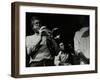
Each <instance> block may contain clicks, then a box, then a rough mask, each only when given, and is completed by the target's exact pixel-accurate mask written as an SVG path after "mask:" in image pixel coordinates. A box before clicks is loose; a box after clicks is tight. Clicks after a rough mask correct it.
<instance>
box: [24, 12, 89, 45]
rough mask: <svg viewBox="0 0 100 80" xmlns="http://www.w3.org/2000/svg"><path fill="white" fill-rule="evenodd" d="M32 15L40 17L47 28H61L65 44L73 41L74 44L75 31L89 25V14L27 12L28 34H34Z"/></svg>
mask: <svg viewBox="0 0 100 80" xmlns="http://www.w3.org/2000/svg"><path fill="white" fill-rule="evenodd" d="M32 16H37V17H39V19H40V20H41V22H42V25H43V26H47V28H49V29H50V30H51V29H52V28H55V27H57V28H60V33H61V34H62V39H63V41H64V43H65V45H67V44H69V43H71V44H72V46H73V39H74V35H75V32H76V31H77V30H79V29H80V28H82V27H84V26H89V15H73V14H72V15H71V14H51V13H50V14H48V13H29V12H26V36H28V35H31V34H32V29H31V17H32Z"/></svg>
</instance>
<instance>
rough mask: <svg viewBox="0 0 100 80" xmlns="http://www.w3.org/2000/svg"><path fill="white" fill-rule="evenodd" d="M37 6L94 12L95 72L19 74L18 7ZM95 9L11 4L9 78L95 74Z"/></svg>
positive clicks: (54, 5) (78, 6) (23, 3)
mask: <svg viewBox="0 0 100 80" xmlns="http://www.w3.org/2000/svg"><path fill="white" fill-rule="evenodd" d="M22 5H23V6H39V7H42V6H43V7H58V8H73V9H87V10H94V11H95V70H90V71H76V72H59V73H55V72H54V73H43V74H25V75H24V74H23V75H20V74H19V70H20V67H19V66H20V65H19V61H20V60H19V45H20V44H19V42H20V39H19V35H20V30H19V24H20V22H19V16H20V14H19V7H20V6H22ZM97 30H98V29H97V7H96V6H81V5H61V4H47V3H31V2H13V3H12V4H11V76H12V77H16V78H23V77H40V76H58V75H72V74H85V73H97V71H98V70H97V49H98V48H97V44H98V43H97V40H98V39H97V38H98V37H97Z"/></svg>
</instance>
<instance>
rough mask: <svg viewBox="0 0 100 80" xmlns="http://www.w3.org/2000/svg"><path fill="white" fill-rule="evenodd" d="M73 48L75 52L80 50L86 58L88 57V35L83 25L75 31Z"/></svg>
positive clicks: (87, 29)
mask: <svg viewBox="0 0 100 80" xmlns="http://www.w3.org/2000/svg"><path fill="white" fill-rule="evenodd" d="M74 49H75V51H76V52H82V53H83V54H84V56H85V57H86V58H90V36H89V28H88V27H84V28H82V29H80V30H79V31H77V32H76V33H75V37H74ZM77 54H78V53H77Z"/></svg>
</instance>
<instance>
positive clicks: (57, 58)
mask: <svg viewBox="0 0 100 80" xmlns="http://www.w3.org/2000/svg"><path fill="white" fill-rule="evenodd" d="M60 54H61V51H60V52H59V53H58V55H57V56H55V58H54V64H55V65H56V66H59V64H60V62H61V61H60Z"/></svg>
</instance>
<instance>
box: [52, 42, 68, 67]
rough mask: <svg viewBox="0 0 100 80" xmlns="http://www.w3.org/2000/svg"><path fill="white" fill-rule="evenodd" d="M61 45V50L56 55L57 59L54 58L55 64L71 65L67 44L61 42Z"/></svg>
mask: <svg viewBox="0 0 100 80" xmlns="http://www.w3.org/2000/svg"><path fill="white" fill-rule="evenodd" d="M59 47H60V51H59V53H58V55H57V56H55V59H54V64H55V65H56V66H59V65H64V66H65V65H70V63H69V62H68V58H69V54H67V53H66V52H65V48H64V47H65V46H64V44H63V42H61V43H60V44H59Z"/></svg>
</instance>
